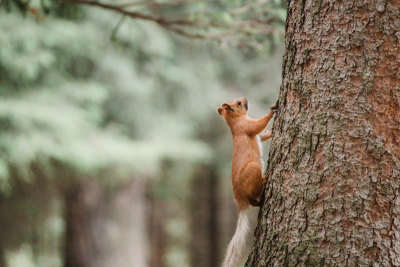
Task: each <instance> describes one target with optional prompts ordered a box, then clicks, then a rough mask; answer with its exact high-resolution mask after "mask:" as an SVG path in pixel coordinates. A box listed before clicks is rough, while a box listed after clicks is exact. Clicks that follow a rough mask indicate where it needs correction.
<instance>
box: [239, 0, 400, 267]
mask: <svg viewBox="0 0 400 267" xmlns="http://www.w3.org/2000/svg"><path fill="white" fill-rule="evenodd" d="M399 12H400V1H396V0H393V1H384V0H383V1H381V0H377V1H375V0H367V1H359V0H356V1H347V0H346V1H327V0H323V1H305V0H302V1H289V2H288V16H287V22H286V40H285V46H286V52H285V56H284V62H283V81H282V86H281V90H280V96H279V100H280V107H279V111H278V113H277V117H276V119H275V122H274V128H273V130H274V136H273V140H272V144H271V150H270V154H269V164H268V169H267V173H268V174H269V178H268V179H269V180H268V183H267V187H266V190H265V195H264V199H263V203H262V208H261V209H260V213H259V221H258V226H257V229H256V231H255V237H256V238H255V243H254V246H253V249H252V252H251V253H250V256H249V258H248V261H247V264H246V266H252V267H253V266H400V234H399V230H400V190H399V185H400V71H399V69H400V43H399V40H400V15H399V14H400V13H399Z"/></svg>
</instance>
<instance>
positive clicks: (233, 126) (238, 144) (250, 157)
mask: <svg viewBox="0 0 400 267" xmlns="http://www.w3.org/2000/svg"><path fill="white" fill-rule="evenodd" d="M277 109H278V102H277V103H276V104H274V105H272V106H271V110H270V111H269V112H268V114H267V115H265V116H264V117H261V118H260V119H258V120H255V119H251V118H249V117H247V111H248V101H247V99H246V98H245V97H242V98H238V99H236V100H234V101H232V102H230V103H224V104H222V106H221V107H219V108H217V111H218V113H219V115H221V116H222V117H223V118H224V119H225V122H226V124H227V125H228V127H229V128H230V130H231V133H232V139H233V155H232V187H233V195H234V199H235V202H236V205H237V209H238V213H239V215H238V217H239V218H238V221H237V226H236V230H235V234H234V235H233V237H232V240H231V242H230V243H229V246H228V249H227V252H226V255H225V260H224V263H223V267H233V266H235V265H236V263H237V261H238V260H239V258H240V256H241V253H242V249H243V247H244V245H245V243H246V237H247V234H248V232H249V230H250V229H249V219H248V215H247V209H248V208H249V206H250V205H251V206H256V207H260V197H261V194H262V192H263V190H264V188H265V182H266V179H267V177H266V175H264V176H262V171H263V168H264V166H263V165H264V164H263V160H262V154H261V153H262V151H261V141H266V140H268V139H270V138H271V137H272V131H269V130H264V128H265V127H266V126H267V124H268V122H269V121H270V119H271V118H272V117H273V115H274V113H275V111H276V110H277ZM263 130H264V131H263Z"/></svg>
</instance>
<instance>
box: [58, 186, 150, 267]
mask: <svg viewBox="0 0 400 267" xmlns="http://www.w3.org/2000/svg"><path fill="white" fill-rule="evenodd" d="M65 203H66V207H65V213H66V214H65V216H66V218H65V221H66V233H65V239H66V240H65V263H64V266H65V267H108V266H113V267H126V266H135V267H146V266H148V265H147V255H146V248H147V242H146V241H147V235H146V218H147V217H146V188H145V183H144V182H143V181H135V180H131V181H129V182H128V183H127V184H125V185H124V186H121V188H118V189H115V188H114V189H112V192H107V190H106V189H105V188H103V186H102V185H101V183H100V182H99V181H97V180H90V179H87V180H83V181H77V182H76V184H75V186H74V187H73V188H71V190H70V191H69V192H67V193H66V197H65Z"/></svg>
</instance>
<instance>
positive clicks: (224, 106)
mask: <svg viewBox="0 0 400 267" xmlns="http://www.w3.org/2000/svg"><path fill="white" fill-rule="evenodd" d="M222 107H223V108H224V109H227V110H230V109H232V108H231V106H229V104H227V103H224V104H222Z"/></svg>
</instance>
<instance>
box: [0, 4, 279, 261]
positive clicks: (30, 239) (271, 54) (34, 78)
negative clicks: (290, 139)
mask: <svg viewBox="0 0 400 267" xmlns="http://www.w3.org/2000/svg"><path fill="white" fill-rule="evenodd" d="M28 2H29V1H9V0H8V1H4V0H3V1H0V6H1V7H0V93H1V98H0V127H1V128H0V153H1V154H0V266H7V267H14V266H15V267H20V266H21V267H34V266H35V267H36V266H41V267H42V266H44V267H46V266H73V267H81V266H85V267H87V266H90V267H91V266H93V267H94V266H96V267H102V266H104V267H105V266H113V267H125V266H135V267H144V266H155V267H158V266H178V267H179V266H194V267H200V266H218V265H219V263H220V262H221V260H222V257H223V253H224V250H225V247H226V245H227V243H228V242H229V240H230V238H231V237H232V234H233V231H234V228H235V224H236V218H237V212H236V208H235V205H234V203H233V198H232V189H231V180H230V162H231V149H232V148H231V147H232V141H231V137H230V132H229V130H228V128H227V126H226V125H225V122H224V121H223V120H222V119H221V118H220V117H219V115H218V114H217V112H216V108H217V107H218V106H219V105H221V104H222V103H223V102H226V101H231V100H233V99H235V98H237V97H241V96H246V97H247V98H248V100H249V102H250V103H249V114H250V116H252V117H259V116H261V115H264V114H265V113H266V112H267V111H268V109H269V105H271V104H272V103H274V102H275V101H276V98H277V95H278V92H279V86H280V82H281V58H282V54H283V34H284V30H283V28H284V26H283V25H284V20H285V9H284V7H285V3H284V2H282V1H267V2H263V4H262V5H256V6H254V7H250V11H251V12H252V13H253V15H256V16H259V18H260V20H261V19H262V18H263V17H262V16H267V15H268V16H271V14H272V15H273V16H275V17H276V18H277V19H276V21H277V22H276V23H275V25H274V32H273V33H272V34H270V35H268V36H266V37H265V39H264V41H265V40H266V42H263V43H262V49H261V50H262V51H259V50H260V49H259V50H255V49H248V50H245V49H244V48H243V47H235V46H229V45H227V46H225V45H223V44H222V45H221V43H220V44H218V42H217V41H207V40H196V39H195V38H194V39H190V38H185V37H182V36H179V34H176V33H174V32H171V31H168V30H165V29H163V28H162V27H160V26H158V25H156V24H155V23H152V22H146V21H140V20H134V19H129V18H128V19H121V18H122V17H121V15H120V14H118V13H113V12H111V11H108V10H104V9H99V8H95V7H85V6H82V5H72V4H60V3H59V2H57V1H54V2H51V1H40V2H39V1H38V2H39V4H38V5H40V4H41V5H42V7H43V3H49V4H48V6H45V8H42V9H41V11H43V10H44V11H45V12H39V11H37V12H36V9H33V8H30V7H29V6H26V3H28ZM21 3H22V4H21ZM29 3H30V5H31V6H32V5H33V6H34V4H35V1H32V2H29ZM32 3H33V4H32ZM248 4H249V2H246V1H207V2H206V6H207V8H208V9H210V8H211V9H213V8H214V9H215V10H231V9H236V10H237V9H240V8H241V7H243V6H246V5H247V6H248ZM24 5H25V6H24ZM196 5H197V7H196V8H200V9H202V8H205V7H204V6H203V5H205V4H204V3H202V2H201V1H199V2H197V4H196ZM29 8H30V9H29ZM168 8H169V9H168V12H173V11H179V12H182V11H185V10H182V9H184V8H185V7H182V6H179V5H176V6H169V7H168ZM191 8H193V7H191ZM24 9H25V11H26V12H24ZM29 11H31V12H29ZM32 11H35V12H32ZM188 12H190V10H189V11H188ZM216 14H218V12H217V13H216ZM220 14H221V17H222V19H223V20H226V21H230V20H232V19H234V18H232V17H230V16H226V13H223V12H221V13H220ZM256 41H257V40H256ZM264 150H267V147H264ZM265 152H266V151H265ZM264 158H266V154H264ZM257 211H258V210H257V209H253V213H254V215H253V216H252V217H253V218H254V221H255V220H256V217H257V215H256V214H257ZM250 240H251V239H250ZM248 243H251V242H248ZM249 245H250V244H249Z"/></svg>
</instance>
